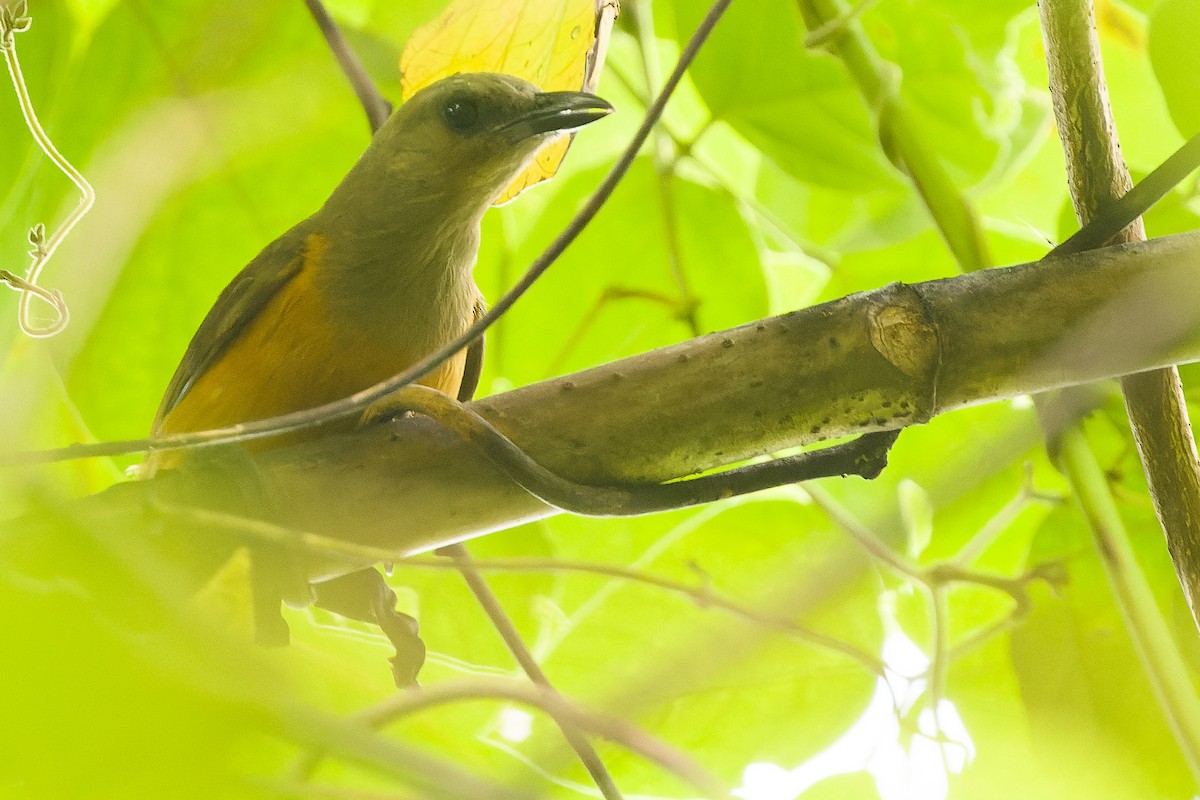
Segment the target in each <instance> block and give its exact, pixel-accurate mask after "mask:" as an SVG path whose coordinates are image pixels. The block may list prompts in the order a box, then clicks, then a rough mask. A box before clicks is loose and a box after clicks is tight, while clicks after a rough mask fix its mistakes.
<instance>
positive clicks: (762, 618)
mask: <svg viewBox="0 0 1200 800" xmlns="http://www.w3.org/2000/svg"><path fill="white" fill-rule="evenodd" d="M147 507H148V508H149V509H150V510H152V511H154V512H156V513H159V514H163V515H167V516H171V517H174V518H175V519H178V520H181V521H186V522H188V523H190V524H192V525H194V526H195V527H197V528H202V529H204V530H210V531H212V530H225V531H229V532H230V533H234V534H239V535H242V536H250V537H253V538H255V539H258V540H259V541H264V542H269V543H271V544H277V545H282V546H285V547H288V548H292V549H295V550H299V551H302V552H305V553H309V554H312V555H315V556H321V557H323V558H326V559H332V560H341V561H343V563H345V564H346V566H347V567H348V568H358V567H362V566H365V565H367V564H380V563H388V564H397V565H400V566H405V567H413V568H416V569H438V570H448V569H455V566H454V564H453V563H452V562H450V561H447V560H446V559H444V558H424V557H421V556H408V557H406V556H405V555H404V554H403V553H400V552H397V551H394V550H388V549H386V548H382V547H371V546H369V545H360V544H355V543H353V542H347V541H344V540H342V539H335V538H333V537H331V536H324V535H322V534H319V533H311V532H308V531H301V530H297V529H295V528H290V527H286V526H283V525H277V524H275V523H272V522H266V521H264V520H258V519H252V518H250V517H243V516H239V515H237V514H230V513H227V512H223V511H212V510H209V509H205V508H197V507H194V506H180V505H176V504H173V503H168V502H165V501H163V500H161V499H158V498H155V497H151V498H149V499H148V500H147ZM472 563H473V565H474V567H475V569H477V570H480V571H481V572H573V573H579V574H588V575H596V576H599V577H604V578H612V579H614V580H621V581H628V582H630V583H638V584H643V585H646V586H652V587H654V588H657V589H662V590H663V591H667V592H672V593H674V594H678V595H682V596H684V597H688V598H690V599H691V600H692V601H693V602H694V603H695V604H696V605H697V606H699V607H700V608H718V609H720V610H722V611H725V612H726V613H728V614H731V615H733V616H735V617H740V618H741V619H744V620H746V621H747V622H751V623H754V624H756V625H762V626H763V627H766V628H771V629H773V630H776V631H779V632H780V633H783V634H786V635H789V636H793V637H795V638H797V639H800V640H801V641H805V642H808V643H809V644H812V645H815V646H817V647H824V648H826V649H829V650H833V651H836V652H838V653H841V654H842V655H844V656H847V657H848V658H850V659H852V660H854V661H856V662H858V663H859V664H861V665H862V666H863V667H864V668H866V669H867V670H869V671H870V672H871V673H872V674H874V675H877V676H881V675H883V664H882V662H880V660H879V659H878V658H876V657H875V656H873V655H870V654H868V653H866V652H864V651H862V650H859V649H858V648H857V647H855V646H854V645H852V644H849V643H847V642H843V641H841V640H840V639H835V638H833V637H831V636H826V635H825V634H821V633H817V632H815V631H811V630H809V629H808V628H805V627H803V626H802V625H798V624H797V623H795V622H793V621H792V620H790V619H787V618H784V617H776V616H772V615H768V614H765V613H763V612H761V611H758V610H756V609H754V608H752V607H750V606H747V605H743V604H741V603H739V602H737V601H735V600H732V599H730V598H727V597H725V596H723V595H721V594H720V593H719V592H717V591H715V590H714V589H713V588H712V587H711V586H710V585H708V584H704V585H700V586H691V585H688V584H684V583H680V582H679V581H674V580H670V579H669V578H663V577H660V576H657V575H652V574H650V573H648V572H645V571H643V570H638V569H634V568H632V567H622V566H617V565H615V564H603V563H599V562H593V561H572V560H559V559H549V558H493V559H485V560H482V561H479V560H476V561H473V562H472Z"/></svg>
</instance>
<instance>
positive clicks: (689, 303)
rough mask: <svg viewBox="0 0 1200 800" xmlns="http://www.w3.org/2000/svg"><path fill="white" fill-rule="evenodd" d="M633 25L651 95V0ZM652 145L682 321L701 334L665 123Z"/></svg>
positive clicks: (654, 64)
mask: <svg viewBox="0 0 1200 800" xmlns="http://www.w3.org/2000/svg"><path fill="white" fill-rule="evenodd" d="M633 25H634V28H635V30H636V33H637V42H638V49H639V50H640V52H641V56H642V72H643V77H644V78H645V81H646V94H647V96H649V95H652V94H653V93H654V90H655V89H656V88H657V87H658V84H659V83H660V82H661V81H662V68H661V66H660V64H659V61H658V39H657V37H656V36H655V35H654V10H653V8H652V6H651V0H637V2H635V3H634V4H633ZM653 149H654V172H655V174H656V175H657V177H658V194H659V199H660V200H661V201H662V205H661V209H662V224H663V240H664V243H665V244H666V246H667V261H668V262H669V264H670V267H671V276H672V277H673V278H674V279H675V285H676V286H677V287H678V289H679V304H680V305H681V306H682V308H683V309H684V312H685V314H686V316H685V317H683V321H684V323H686V324H687V326H688V328H689V329H690V330H691V332H692V336H699V335H700V333H701V331H700V322H699V321H698V319H697V317H696V311H697V300H696V296H695V293H694V292H693V291H692V287H691V282H690V281H689V280H688V276H687V273H686V272H685V271H684V268H683V248H682V247H681V246H680V241H679V218H678V215H677V214H676V213H675V185H674V182H675V160H674V157H673V154H672V152H671V151H672V142H671V135H670V134H669V133H667V131H666V130H665V129H664V126H662V125H658V126H657V127H656V129H655V135H654V148H653Z"/></svg>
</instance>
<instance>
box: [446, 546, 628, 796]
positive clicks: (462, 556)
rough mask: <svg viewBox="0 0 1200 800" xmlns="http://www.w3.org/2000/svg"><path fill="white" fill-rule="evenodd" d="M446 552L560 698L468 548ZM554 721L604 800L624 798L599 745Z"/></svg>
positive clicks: (513, 646) (534, 672)
mask: <svg viewBox="0 0 1200 800" xmlns="http://www.w3.org/2000/svg"><path fill="white" fill-rule="evenodd" d="M439 552H440V553H442V554H443V555H445V556H447V557H449V558H450V559H451V561H453V562H454V566H455V567H456V568H457V569H458V571H459V572H460V573H461V574H462V576H463V580H465V581H466V582H467V587H468V588H469V589H470V590H471V594H473V595H474V596H475V600H476V601H477V602H478V603H479V605H480V606H481V607H482V608H483V612H484V613H485V614H487V616H488V619H489V620H490V621H491V623H492V627H494V628H495V629H496V632H497V633H499V634H500V638H501V639H503V640H504V644H505V646H506V647H507V648H508V652H510V653H512V656H513V658H515V659H516V660H517V663H518V664H519V665H520V666H521V670H522V671H523V672H524V673H525V675H526V676H528V678H529V680H530V681H532V682H533V683H534V684H535V685H537V686H538V687H539V688H540V689H541V690H542V691H543V692H545V693H546V694H548V695H550V696H552V697H556V698H558V697H560V695H559V694H558V692H557V691H556V690H555V688H554V686H553V684H551V683H550V679H549V678H548V677H546V673H545V672H544V671H543V670H542V667H541V665H540V664H538V662H537V659H535V658H534V657H533V653H531V652H530V651H529V648H528V647H527V646H526V645H525V640H523V639H522V638H521V634H520V633H518V632H517V627H516V626H515V625H513V621H512V619H511V618H510V617H509V616H508V614H507V612H505V610H504V607H503V606H502V605H500V600H499V598H497V597H496V595H495V593H494V592H493V591H492V588H491V587H490V586H488V583H487V581H486V580H485V579H484V577H483V575H481V574H480V573H479V570H477V569H476V568H475V565H474V563H473V562H472V560H471V556H470V554H469V553H468V552H467V548H466V546H465V545H462V544H452V545H450V546H448V547H444V548H442V549H441V550H440V551H439ZM554 722H555V723H556V724H557V725H558V728H559V730H560V731H562V735H563V738H564V739H566V740H567V744H568V745H570V746H571V749H572V750H574V751H575V754H576V755H577V756H579V760H580V761H581V762H582V763H583V766H584V769H586V770H587V771H588V774H589V775H591V776H592V781H593V782H594V783H595V784H596V788H597V789H599V790H600V794H601V795H603V796H604V798H605V800H622V795H621V790H620V789H618V788H617V784H616V783H615V782H614V781H613V779H612V775H611V774H609V771H608V767H606V766H605V765H604V761H603V760H601V758H600V754H599V753H597V752H596V748H594V747H592V743H591V742H590V741H588V739H587V737H586V736H585V735H584V734H583V733H582V732H581V731H580V730H579V729H578V728H577V727H576V726H575V725H573V724H571V723H570V722H567V721H565V720H563V719H562V718H560V717H557V716H555V717H554Z"/></svg>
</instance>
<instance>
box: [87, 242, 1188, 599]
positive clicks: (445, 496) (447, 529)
mask: <svg viewBox="0 0 1200 800" xmlns="http://www.w3.org/2000/svg"><path fill="white" fill-rule="evenodd" d="M1198 295H1200V234H1188V235H1183V236H1175V237H1169V238H1165V239H1159V240H1155V241H1152V242H1148V243H1143V244H1139V245H1128V246H1121V247H1115V248H1109V249H1106V250H1099V251H1089V252H1087V253H1084V254H1081V255H1077V256H1070V257H1067V258H1063V259H1058V260H1056V261H1054V262H1050V263H1041V264H1023V265H1019V266H1016V267H1010V268H1006V269H996V270H985V271H982V272H977V273H971V274H968V275H962V276H958V277H954V278H947V279H944V280H939V281H930V282H927V283H921V284H914V285H911V286H908V285H903V284H894V285H892V286H889V287H885V288H883V289H879V290H876V291H873V292H865V293H861V294H856V295H852V296H850V297H846V298H843V299H841V300H836V301H833V302H830V303H825V304H822V305H819V306H815V307H812V308H808V309H804V310H802V311H797V312H794V313H791V314H787V315H785V316H781V317H775V318H771V319H766V320H762V321H760V322H756V323H751V324H749V325H746V326H743V327H741V328H736V329H734V330H731V331H725V332H722V333H715V334H710V335H708V336H703V337H700V338H698V339H694V340H690V341H687V342H684V343H682V344H679V345H675V346H673V347H667V348H662V349H659V350H655V351H652V352H649V353H645V354H643V355H640V356H636V357H633V358H629V359H625V360H622V361H617V362H614V363H612V364H607V365H604V366H602V367H597V368H595V369H591V370H587V371H585V372H581V373H577V374H574V375H569V376H566V377H563V378H558V379H555V380H551V381H545V382H542V383H537V384H533V385H531V386H526V387H523V388H521V389H517V390H515V391H511V392H507V393H505V394H502V395H496V396H494V397H490V398H487V399H485V400H481V401H477V402H475V403H474V404H472V407H473V408H475V409H476V410H477V411H478V412H479V413H480V414H481V415H482V416H484V417H486V418H487V419H488V420H490V421H491V422H492V423H493V424H494V425H495V426H496V427H498V428H499V429H501V430H502V431H503V432H504V433H505V434H507V435H508V436H509V437H511V438H512V439H513V440H514V441H515V442H516V443H517V444H519V445H520V446H521V447H523V448H524V449H525V450H526V451H527V452H528V453H529V454H530V455H531V456H533V457H534V458H535V459H536V460H538V461H539V462H540V463H542V464H543V465H544V466H546V467H548V468H549V469H551V470H554V471H555V472H559V473H561V474H563V475H565V476H567V477H570V478H572V479H574V480H580V481H586V482H590V483H597V484H602V483H613V482H618V481H624V482H630V481H663V480H669V479H671V478H677V477H680V476H683V475H688V474H692V473H694V472H697V471H699V470H704V469H709V468H712V467H716V466H720V465H724V464H730V463H734V462H737V461H742V460H745V459H748V458H752V457H755V456H758V455H762V454H764V453H770V452H774V451H778V450H782V449H785V448H789V447H795V446H799V445H803V444H808V443H811V442H815V441H818V440H822V439H828V438H832V437H837V436H845V435H849V434H855V433H863V432H867V431H876V430H889V429H895V428H898V427H902V426H905V425H911V424H916V423H921V422H925V421H927V420H929V419H930V418H932V417H933V416H935V415H936V414H939V413H941V412H943V411H949V410H952V409H955V408H960V407H963V406H967V405H972V404H976V403H982V402H988V401H992V400H999V399H1003V398H1008V397H1013V396H1016V395H1020V394H1027V393H1033V392H1040V391H1045V390H1048V389H1054V388H1058V387H1062V386H1065V385H1071V384H1077V383H1087V382H1090V381H1095V380H1099V379H1103V378H1106V377H1112V376H1115V375H1121V374H1125V373H1129V372H1136V371H1138V370H1144V369H1148V368H1153V367H1157V366H1161V365H1163V364H1166V363H1177V362H1187V361H1195V360H1200V309H1198V308H1197V307H1196V305H1195V303H1193V302H1191V300H1190V298H1194V297H1196V296H1198ZM254 461H255V463H256V465H257V466H258V468H259V470H260V471H261V475H260V480H262V481H263V482H264V483H265V484H266V486H265V487H264V488H265V490H266V491H267V492H268V494H267V495H266V496H270V497H276V498H278V502H277V503H276V504H275V505H276V508H277V509H284V510H286V514H285V516H286V519H283V520H280V521H282V522H284V523H290V524H294V525H296V526H297V527H300V528H303V529H305V530H310V531H314V532H318V533H324V534H327V535H330V536H333V537H336V538H340V539H344V540H345V539H352V540H353V541H355V542H357V543H360V544H364V545H371V546H375V547H382V548H388V549H392V550H395V551H396V552H397V554H400V553H404V554H411V553H414V552H419V551H423V550H428V549H430V548H434V547H438V546H441V545H445V544H447V543H450V542H453V541H458V540H461V539H464V538H468V537H472V536H479V535H482V534H485V533H488V532H491V531H494V530H498V529H501V528H506V527H510V526H513V525H516V524H519V523H521V522H524V521H527V520H531V519H535V518H539V517H544V516H547V515H549V514H551V513H553V512H552V510H551V509H550V508H549V507H547V506H546V505H544V504H543V503H541V502H540V501H538V500H536V499H534V498H533V497H532V496H530V495H529V494H527V493H526V492H524V491H523V490H521V489H519V488H518V487H516V486H515V485H513V484H512V483H511V482H509V481H508V479H507V478H505V477H504V476H503V474H502V473H501V472H499V471H498V470H497V469H496V468H495V467H493V466H492V465H491V463H490V462H489V461H488V460H487V459H486V458H485V457H484V456H483V455H481V454H480V453H479V452H477V451H475V450H473V449H471V448H470V447H468V446H467V445H465V444H464V443H463V442H462V440H461V439H459V438H458V437H457V436H455V435H454V434H452V433H450V432H449V431H447V430H445V429H444V428H441V427H439V426H437V425H436V424H434V423H432V422H431V421H429V420H427V419H424V418H421V417H416V418H408V419H403V420H400V421H397V422H395V423H387V424H381V425H375V426H371V427H368V428H365V429H363V430H360V431H358V432H356V433H354V434H351V435H346V436H338V437H329V438H326V439H321V440H316V441H312V442H308V443H305V444H301V445H297V446H294V447H288V448H281V449H275V450H270V451H267V452H263V453H260V454H256V455H255V456H254ZM147 492H157V493H159V496H160V497H161V498H162V499H164V500H168V501H171V502H175V503H186V502H192V503H204V502H206V499H205V498H206V496H209V495H206V492H209V493H211V489H208V488H206V486H205V480H204V479H203V477H202V476H198V475H195V474H193V475H189V474H188V473H187V472H186V471H180V472H175V473H170V474H166V475H163V476H161V477H159V478H155V479H154V480H152V481H144V482H140V483H131V484H123V485H120V486H118V487H115V488H114V489H113V490H110V491H109V492H106V493H103V494H101V495H99V496H97V497H94V498H89V499H88V500H86V501H83V502H84V503H85V504H86V505H87V506H88V508H86V509H78V511H80V513H91V514H94V515H95V516H96V517H97V518H98V520H99V519H100V518H105V519H108V520H110V521H112V522H113V524H114V525H116V526H120V527H122V528H127V527H129V526H131V525H133V526H138V525H144V524H145V520H144V519H143V508H144V502H145V496H146V493H147ZM277 517H278V515H277ZM398 523H399V524H398ZM321 569H322V568H321V567H313V569H312V574H313V575H314V577H315V576H318V575H319V574H320V572H321ZM331 569H332V567H331ZM337 569H344V564H343V565H338V566H337Z"/></svg>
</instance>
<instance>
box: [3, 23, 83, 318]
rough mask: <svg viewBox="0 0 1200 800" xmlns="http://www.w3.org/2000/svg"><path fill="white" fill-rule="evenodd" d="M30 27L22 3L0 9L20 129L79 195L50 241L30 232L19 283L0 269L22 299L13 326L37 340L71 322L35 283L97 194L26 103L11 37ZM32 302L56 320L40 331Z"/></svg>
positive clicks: (61, 304)
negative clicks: (23, 126) (25, 129)
mask: <svg viewBox="0 0 1200 800" xmlns="http://www.w3.org/2000/svg"><path fill="white" fill-rule="evenodd" d="M30 24H31V20H30V18H29V17H28V16H26V3H25V0H20V2H18V3H16V4H15V5H12V6H0V50H3V51H4V61H5V63H6V64H7V65H8V74H9V77H10V78H12V84H13V90H14V91H15V92H16V95H17V103H18V105H19V106H20V107H21V115H22V116H23V117H24V118H25V124H26V125H27V126H28V128H29V132H30V134H32V136H33V139H34V141H35V142H37V145H38V147H40V148H41V150H42V152H43V153H45V154H46V157H47V158H49V159H50V161H51V162H52V163H53V164H54V166H56V167H58V168H59V169H60V170H61V171H62V173H63V174H64V175H66V176H67V178H68V179H70V181H71V183H73V184H75V188H76V189H78V190H79V194H80V198H79V203H78V204H76V206H75V209H74V210H73V211H72V212H71V213H70V214H69V215H68V216H67V218H66V219H65V220H64V221H63V224H62V225H61V226H59V228H58V230H56V231H55V232H54V233H53V234H51V235H50V237H49V238H46V228H45V226H44V225H42V224H41V223H38V224H37V225H34V226H33V227H32V228H30V229H29V243H30V244H31V245H33V249H32V250H30V251H29V255H30V258H31V261H30V265H29V270H28V271H27V272H26V273H25V277H24V278H21V277H19V276H17V275H16V274H14V273H12V272H10V271H9V270H0V282H3V283H6V284H8V285H9V286H11V287H12V288H14V289H16V290H18V291H19V292H21V299H20V301H19V303H18V314H19V316H18V322H19V324H20V326H21V330H22V332H24V333H25V335H27V336H32V337H34V338H39V339H40V338H46V337H49V336H54V335H55V334H57V333H60V332H62V331H63V330H64V329H65V328H66V327H67V324H68V323H69V322H70V321H71V312H70V309H69V308H68V307H67V303H66V300H64V299H63V296H62V293H61V292H60V291H58V290H57V289H54V290H49V289H45V288H43V287H41V286H39V285H38V278H40V277H41V274H42V270H43V269H45V267H46V264H47V263H48V262H49V261H50V258H51V257H52V256H53V255H54V252H55V251H56V250H57V249H58V246H59V245H60V244H62V242H63V240H64V239H66V238H67V235H68V234H69V233H70V232H71V231H72V230H73V229H74V228H75V226H76V225H77V224H78V223H79V221H80V220H81V219H83V217H84V215H85V214H87V213H88V211H89V210H91V208H92V205H93V204H94V203H95V202H96V193H95V191H94V190H93V189H92V185H91V184H90V183H88V182H87V179H86V178H84V177H83V174H82V173H80V172H79V170H77V169H75V167H74V166H72V165H71V162H70V161H68V160H67V159H66V157H65V156H64V155H63V154H62V153H60V152H59V151H58V148H57V147H56V146H55V145H54V142H53V141H52V140H51V139H50V137H49V136H48V135H47V134H46V131H45V130H44V129H43V128H42V123H41V122H40V121H39V120H38V116H37V112H36V111H35V110H34V107H33V101H32V100H31V99H30V98H29V89H28V88H27V87H26V85H25V76H24V75H22V74H21V62H20V61H19V60H18V59H17V42H16V38H15V34H17V33H20V32H22V31H27V30H29V26H30ZM34 297H37V298H39V299H41V300H44V301H45V302H46V303H48V304H49V305H50V306H51V307H52V308H54V311H55V313H56V315H57V318H56V319H55V320H54V321H53V322H51V323H50V324H48V325H44V326H38V325H35V324H34V322H33V320H32V319H31V318H30V304H31V303H32V301H33V298H34Z"/></svg>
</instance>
